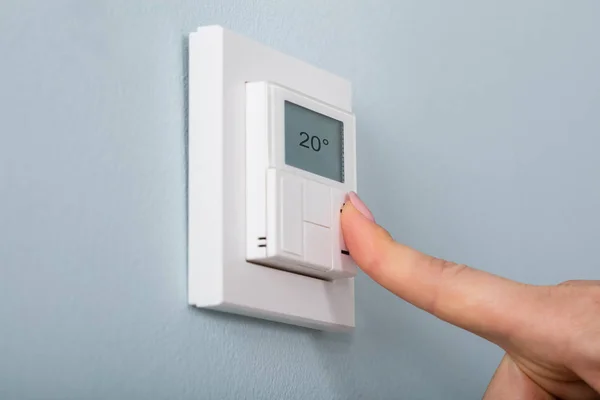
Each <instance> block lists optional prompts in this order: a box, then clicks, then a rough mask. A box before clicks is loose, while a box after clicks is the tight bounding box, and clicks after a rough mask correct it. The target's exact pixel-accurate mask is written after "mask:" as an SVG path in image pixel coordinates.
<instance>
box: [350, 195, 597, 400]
mask: <svg viewBox="0 0 600 400" xmlns="http://www.w3.org/2000/svg"><path fill="white" fill-rule="evenodd" d="M348 199H349V201H347V202H346V205H345V206H344V208H343V211H342V231H343V234H344V240H345V242H346V245H347V247H348V249H349V251H350V254H351V255H352V257H353V259H354V260H355V261H356V263H357V264H358V266H359V267H360V268H361V269H362V270H363V271H364V272H365V273H366V274H367V275H369V276H370V277H371V278H372V279H374V280H375V281H376V282H378V283H379V284H380V285H381V286H383V287H384V288H386V289H387V290H389V291H391V292H392V293H394V294H396V295H397V296H398V297H400V298H402V299H404V300H405V301H407V302H409V303H411V304H413V305H415V306H416V307H419V308H421V309H423V310H425V311H427V312H429V313H431V314H433V315H435V316H436V317H438V318H440V319H442V320H444V321H447V322H449V323H451V324H453V325H456V326H458V327H460V328H463V329H466V330H468V331H470V332H472V333H474V334H477V335H479V336H481V337H483V338H485V339H487V340H489V341H491V342H493V343H495V344H497V345H498V346H500V347H501V348H503V349H504V350H505V351H506V355H505V356H504V358H503V359H502V361H501V363H500V365H499V366H498V369H497V370H496V373H495V374H494V376H493V378H492V380H491V382H490V384H489V386H488V389H487V391H486V393H485V395H484V399H511V400H513V399H554V398H559V399H564V400H570V399H600V394H599V392H600V281H569V282H565V283H562V284H559V285H557V286H533V285H526V284H522V283H518V282H514V281H511V280H508V279H504V278H501V277H498V276H495V275H492V274H490V273H486V272H484V271H479V270H476V269H473V268H470V267H468V266H465V265H462V264H456V263H453V262H449V261H444V260H440V259H437V258H435V257H431V256H429V255H426V254H423V253H421V252H419V251H416V250H414V249H412V248H409V247H407V246H404V245H402V244H400V243H397V242H395V241H394V240H393V238H392V237H391V236H390V235H389V234H388V232H387V231H386V230H384V229H383V228H382V227H380V226H379V225H377V224H376V223H375V222H374V219H373V216H372V214H371V213H370V212H369V210H368V209H367V207H366V206H365V205H364V204H363V203H362V202H361V201H360V199H359V198H358V197H357V196H356V194H354V193H351V194H350V195H349V196H348ZM592 262H593V261H592ZM599 267H600V266H599Z"/></svg>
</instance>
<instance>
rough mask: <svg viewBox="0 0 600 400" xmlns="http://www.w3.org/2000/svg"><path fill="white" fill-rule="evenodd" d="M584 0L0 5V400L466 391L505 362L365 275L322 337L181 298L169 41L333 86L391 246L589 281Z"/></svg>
mask: <svg viewBox="0 0 600 400" xmlns="http://www.w3.org/2000/svg"><path fill="white" fill-rule="evenodd" d="M599 18H600V3H599V2H597V1H595V0H582V1H578V2H566V1H559V0H550V1H549V0H532V1H528V2H522V1H518V0H508V1H502V2H500V1H497V2H480V1H475V0H472V1H467V0H459V1H453V2H448V1H444V0H432V1H427V2H424V1H418V0H370V1H361V0H352V1H348V0H347V1H341V0H337V1H336V0H318V1H317V0H303V1H294V0H266V1H258V0H230V1H222V0H209V1H201V0H178V1H166V0H165V1H158V0H150V1H142V0H138V1H117V0H105V1H102V0H88V1H74V0H72V1H66V0H55V1H42V0H39V1H28V0H4V1H2V2H0V195H1V197H0V398H2V399H59V398H60V399H82V398H86V399H105V398H111V399H124V398H126V399H167V398H169V399H240V398H249V399H400V398H401V399H473V398H480V397H481V394H482V393H483V391H484V390H485V387H486V385H487V382H488V381H489V379H490V377H491V376H492V374H493V371H494V369H495V367H496V365H497V363H498V361H499V360H500V358H501V356H502V352H501V351H500V350H498V349H497V348H496V347H494V346H493V345H490V344H488V343H486V342H484V341H483V340H481V339H478V338H477V337H475V336H473V335H471V334H469V333H467V332H464V331H462V330H459V329H457V328H454V327H452V326H449V325H448V324H446V323H443V322H441V321H438V320H436V319H434V318H433V317H431V316H428V315H426V314H425V313H423V312H421V311H419V310H416V309H414V308H413V307H411V306H409V305H407V304H405V303H403V302H402V301H400V300H398V299H396V298H395V297H394V296H392V295H391V294H390V293H388V292H386V291H385V290H383V289H381V288H380V287H379V286H378V285H376V284H374V283H373V282H372V281H370V280H369V279H368V278H367V277H366V276H365V275H364V274H361V275H360V276H359V277H358V279H357V293H356V296H357V324H358V327H357V329H356V331H355V332H354V333H353V334H351V335H344V336H340V335H329V334H323V333H318V332H314V331H311V330H307V329H297V328H294V327H288V326H283V325H280V324H275V323H268V322H263V321H259V320H253V319H249V318H239V317H232V316H228V315H224V314H218V313H207V312H201V311H197V310H193V309H191V308H189V307H188V306H187V305H186V187H185V179H186V178H185V176H186V164H185V156H186V150H185V146H184V143H185V132H186V122H185V121H186V110H185V107H186V102H185V96H186V90H185V82H186V73H187V71H186V65H185V58H186V56H185V51H186V40H185V37H186V34H187V33H188V32H190V31H192V30H195V28H196V27H197V26H199V25H205V24H213V23H217V24H221V25H223V26H225V27H228V28H230V29H233V30H235V31H237V32H239V33H241V34H244V35H247V36H250V37H252V38H254V39H257V40H260V41H262V42H264V43H266V44H267V45H270V46H272V47H275V48H277V49H279V50H282V51H284V52H286V53H289V54H291V55H293V56H296V57H299V58H301V59H304V60H306V61H308V62H311V63H313V64H315V65H317V66H319V67H322V68H325V69H327V70H329V71H331V72H334V73H336V74H339V75H341V76H344V77H346V78H348V79H350V80H351V81H352V82H353V84H354V88H355V107H356V112H357V115H358V146H359V148H358V159H359V168H358V178H359V185H360V192H361V194H362V196H363V198H364V200H365V201H366V202H367V204H369V205H370V206H371V208H372V210H373V212H374V214H375V216H376V218H377V219H378V220H379V221H381V222H382V223H383V225H384V226H385V227H386V228H388V229H389V230H390V232H391V233H392V234H393V235H394V236H395V237H396V238H397V239H399V240H402V241H404V242H405V243H407V244H409V245H412V246H415V247H416V248H418V249H420V250H423V251H427V252H429V253H431V254H434V255H437V256H439V257H445V258H448V259H451V260H454V261H460V262H464V263H468V264H470V265H472V266H475V267H478V268H482V269H485V270H488V271H492V272H494V273H498V274H502V275H504V276H507V277H510V278H514V279H518V280H521V281H524V282H531V283H558V282H560V281H562V280H566V279H579V278H582V279H585V278H588V279H591V278H595V279H598V278H599V273H600V272H599V271H600V268H599V265H598V261H597V259H596V257H595V256H594V254H595V251H596V249H597V248H598V240H599V236H598V232H599V230H598V227H599V226H600V210H599V207H598V205H599V204H600V185H598V182H599V181H600V156H599V155H598V149H599V147H600V135H599V132H600V75H599V74H598V71H600V47H599V46H598V41H597V40H598V37H600V25H599V24H598V19H599Z"/></svg>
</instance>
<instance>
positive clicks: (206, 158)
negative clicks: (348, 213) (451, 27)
mask: <svg viewBox="0 0 600 400" xmlns="http://www.w3.org/2000/svg"><path fill="white" fill-rule="evenodd" d="M351 103H352V99H351V85H350V83H349V82H347V81H346V80H344V79H342V78H340V77H337V76H335V75H333V74H330V73H328V72H326V71H323V70H321V69H318V68H316V67H314V66H311V65H309V64H307V63H305V62H302V61H299V60H297V59H294V58H292V57H289V56H287V55H284V54H282V53H280V52H277V51H275V50H273V49H270V48H268V47H266V46H264V45H262V44H259V43H257V42H255V41H252V40H250V39H248V38H245V37H242V36H240V35H237V34H235V33H233V32H231V31H229V30H226V29H224V28H222V27H220V26H208V27H202V28H199V29H198V30H197V31H196V32H194V33H192V34H190V36H189V132H188V140H189V143H188V157H189V159H188V196H189V197H188V301H189V303H190V304H191V305H193V306H196V307H201V308H212V309H216V310H221V311H225V312H231V313H237V314H243V315H247V316H252V317H257V318H263V319H268V320H273V321H279V322H284V323H288V324H294V325H300V326H305V327H311V328H316V329H322V330H332V331H333V330H349V329H352V328H353V327H354V276H355V275H356V271H357V267H356V265H355V263H354V261H353V260H352V258H351V256H350V254H349V252H348V250H347V248H346V247H345V245H344V241H343V237H342V234H341V229H340V210H341V207H342V206H343V203H344V201H345V196H346V194H347V193H348V192H349V191H356V144H355V143H356V137H355V117H354V114H353V113H352V104H351Z"/></svg>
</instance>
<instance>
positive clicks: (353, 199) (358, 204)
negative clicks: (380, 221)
mask: <svg viewBox="0 0 600 400" xmlns="http://www.w3.org/2000/svg"><path fill="white" fill-rule="evenodd" d="M346 201H347V202H350V203H351V204H352V205H353V206H354V208H356V209H357V210H358V211H359V212H360V213H361V214H362V215H363V216H364V217H365V218H367V219H368V220H369V221H371V222H375V217H373V213H372V212H371V210H369V208H368V207H367V205H366V204H365V203H364V202H363V201H362V200H361V199H360V197H358V194H356V192H349V193H348V194H347V195H346Z"/></svg>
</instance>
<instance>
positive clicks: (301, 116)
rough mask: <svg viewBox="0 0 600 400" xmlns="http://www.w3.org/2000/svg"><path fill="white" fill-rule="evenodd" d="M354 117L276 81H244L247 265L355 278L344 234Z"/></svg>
mask: <svg viewBox="0 0 600 400" xmlns="http://www.w3.org/2000/svg"><path fill="white" fill-rule="evenodd" d="M354 125H355V117H354V115H353V114H352V113H349V112H347V111H344V110H341V109H339V108H337V107H334V106H332V105H330V104H327V103H325V102H322V101H319V100H317V99H315V98H312V97H310V96H307V95H305V94H302V93H301V92H298V91H295V90H292V89H290V88H287V87H284V86H282V85H279V84H277V83H274V82H250V83H247V84H246V221H247V222H246V227H247V233H246V236H247V238H248V239H249V240H248V242H247V250H246V252H247V255H246V257H247V259H248V261H251V262H255V263H259V264H264V265H267V266H271V267H274V268H281V269H285V270H289V271H293V272H297V273H301V274H306V275H310V276H315V277H320V278H323V279H336V278H343V277H350V276H354V275H355V274H356V266H355V265H354V262H353V261H352V259H351V257H350V254H349V252H348V249H347V248H346V246H345V245H344V240H343V237H342V235H341V232H340V211H341V208H342V206H343V203H344V199H345V196H346V194H347V193H348V192H349V191H351V190H355V181H356V176H355V168H354V164H355V160H354V147H355V144H354V141H355V139H354V137H355V135H354V132H355V127H354Z"/></svg>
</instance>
